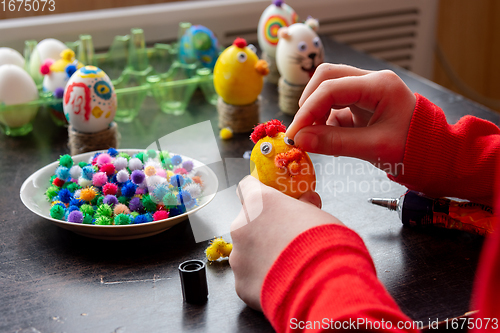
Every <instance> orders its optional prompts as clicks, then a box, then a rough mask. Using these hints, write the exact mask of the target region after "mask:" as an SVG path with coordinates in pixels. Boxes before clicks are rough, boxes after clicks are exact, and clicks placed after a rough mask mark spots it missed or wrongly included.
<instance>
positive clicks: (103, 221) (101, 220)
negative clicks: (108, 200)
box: [95, 216, 113, 225]
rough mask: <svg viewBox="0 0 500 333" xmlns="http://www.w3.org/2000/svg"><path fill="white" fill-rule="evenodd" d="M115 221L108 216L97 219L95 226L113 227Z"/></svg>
mask: <svg viewBox="0 0 500 333" xmlns="http://www.w3.org/2000/svg"><path fill="white" fill-rule="evenodd" d="M112 222H113V220H112V219H111V217H107V216H99V217H98V218H96V219H95V224H96V225H111V224H112Z"/></svg>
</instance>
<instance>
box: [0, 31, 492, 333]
mask: <svg viewBox="0 0 500 333" xmlns="http://www.w3.org/2000/svg"><path fill="white" fill-rule="evenodd" d="M324 44H325V46H326V61H328V62H335V63H345V64H350V65H354V66H358V67H362V68H366V69H373V70H378V69H384V68H392V67H391V66H389V65H387V64H386V63H383V62H381V61H378V60H374V59H372V58H370V57H369V56H366V55H364V54H361V53H358V52H355V51H353V50H352V49H351V48H349V47H346V46H343V45H340V44H337V43H335V42H332V41H329V40H326V39H325V40H324ZM392 69H394V70H395V71H396V72H397V73H398V74H399V75H400V76H401V77H402V78H403V79H404V81H405V82H406V83H407V84H408V85H409V87H410V88H411V89H412V90H413V91H415V92H418V93H420V94H422V95H425V96H426V97H428V98H429V99H430V100H431V101H433V102H434V103H436V104H437V105H439V106H441V107H442V108H443V109H444V111H445V113H446V115H447V117H448V120H449V122H451V123H454V122H456V121H457V120H458V119H459V118H460V117H462V116H464V115H466V114H472V115H474V116H477V117H481V118H485V119H488V120H491V121H493V122H495V123H499V118H500V117H499V116H498V115H497V114H494V113H493V112H491V111H489V110H488V109H486V108H484V107H482V106H480V105H477V104H475V103H473V102H470V101H468V100H466V99H464V98H463V97H461V96H458V95H456V94H453V93H451V92H449V91H447V90H445V89H443V88H441V87H439V86H437V85H435V84H433V83H431V82H429V81H427V80H425V79H422V78H420V77H418V76H416V75H413V74H411V73H408V72H406V71H404V70H400V69H395V68H392ZM262 97H263V103H262V110H261V112H262V114H261V121H267V120H269V119H273V118H278V119H281V120H283V121H284V122H285V123H286V124H289V123H290V122H291V120H292V118H291V117H289V116H285V115H283V114H282V113H281V112H280V111H279V109H278V107H277V98H278V95H277V92H276V86H274V85H270V84H266V86H265V88H264V91H263V93H262ZM204 120H211V121H212V126H213V129H214V133H215V134H216V135H217V137H218V129H217V113H216V109H215V107H214V106H212V105H208V104H207V103H206V102H205V100H204V99H203V97H202V96H201V94H199V93H197V94H195V96H194V98H193V100H192V101H191V103H190V105H189V107H188V111H187V112H186V113H185V114H184V115H182V116H169V115H165V114H162V113H161V112H160V111H159V110H158V109H157V107H156V104H155V103H154V102H153V101H152V100H149V101H146V103H145V104H144V107H143V110H142V111H141V114H140V116H139V117H138V118H137V120H136V121H135V122H133V123H129V124H123V123H120V124H119V125H120V131H121V134H122V141H121V148H141V149H142V148H145V147H147V146H148V145H149V144H151V143H152V142H154V141H155V140H156V139H158V138H159V137H161V136H163V135H165V134H168V133H170V132H172V131H174V130H176V129H179V128H182V127H185V126H187V125H190V124H194V123H198V122H200V121H204ZM66 141H67V132H66V129H65V128H61V127H57V126H56V125H54V123H53V122H52V120H51V119H50V118H49V116H48V115H47V114H46V113H39V114H38V116H37V119H36V124H35V129H34V131H33V132H32V133H31V134H29V135H27V136H25V137H18V138H12V137H7V136H5V135H0V184H2V186H1V188H2V190H1V192H0V225H1V229H0V331H1V332H17V331H18V332H38V331H40V332H180V331H199V332H221V331H223V332H269V331H272V327H271V326H270V325H269V323H268V322H267V320H266V319H265V317H264V316H263V315H262V314H261V313H259V312H256V311H253V310H251V309H250V308H248V307H246V306H245V304H244V303H243V302H242V301H241V300H240V299H239V298H238V296H237V295H236V293H235V291H234V277H233V274H232V272H231V268H230V267H229V265H228V264H227V262H222V263H216V264H212V265H208V267H207V275H208V284H209V292H210V297H209V300H208V302H207V303H206V304H205V305H201V306H195V305H190V304H186V303H184V302H183V299H182V293H181V286H180V280H179V274H178V271H177V267H178V265H179V263H181V262H183V261H185V260H188V259H195V258H197V259H204V249H205V248H206V246H207V242H200V243H196V242H195V239H194V236H193V233H192V230H191V227H190V223H189V222H188V221H185V222H182V223H180V224H178V225H176V226H175V227H173V228H171V229H170V230H168V231H166V232H163V233H161V234H159V235H156V236H152V237H149V238H145V239H137V240H129V241H103V240H95V239H90V238H85V237H82V236H79V235H76V234H74V233H72V232H69V231H66V230H64V229H61V228H59V227H57V226H55V225H53V224H52V223H49V222H47V221H45V220H44V219H42V218H40V217H38V216H36V215H35V214H33V213H32V212H30V211H29V210H28V209H26V208H25V207H24V206H23V204H22V203H21V200H20V199H19V189H20V187H21V184H22V183H23V181H24V180H25V179H26V178H27V177H28V176H29V175H30V174H32V173H33V172H34V171H36V170H38V169H39V168H41V167H43V166H44V165H46V164H48V163H51V162H53V161H55V160H56V159H57V158H58V157H59V155H61V154H65V153H68V149H67V147H66ZM218 145H219V149H220V151H221V154H222V157H223V158H242V156H243V154H244V152H245V151H247V150H251V148H252V146H253V144H252V143H251V142H250V140H248V136H247V135H237V136H236V137H235V138H233V139H232V140H230V141H220V140H219V141H218ZM312 159H313V161H314V163H315V164H316V166H317V167H320V166H329V168H330V169H328V168H327V167H325V168H323V169H322V170H321V171H319V172H318V181H319V183H318V192H319V193H320V195H321V196H322V199H323V203H324V208H323V209H324V210H326V211H327V212H329V213H332V214H334V215H336V216H337V217H339V218H340V219H341V220H342V221H343V222H344V223H345V224H346V225H347V226H349V227H351V228H353V229H354V230H356V231H357V232H359V233H360V234H361V236H362V237H363V239H364V240H365V242H366V245H367V246H368V249H369V250H370V252H371V254H372V256H373V258H374V261H375V265H376V267H377V271H378V276H379V277H380V279H381V281H382V282H383V283H384V285H385V286H386V288H387V289H388V290H389V292H390V294H391V295H392V296H393V297H394V298H395V300H396V301H397V303H398V304H399V306H400V307H401V308H402V310H403V311H404V312H405V313H406V314H408V315H409V316H410V317H411V318H413V319H415V320H419V321H423V323H424V324H428V321H429V319H431V320H435V319H439V320H443V319H445V318H451V317H454V316H457V315H461V314H463V313H464V312H466V311H468V310H469V300H470V297H471V290H472V282H473V280H474V275H475V270H476V266H477V262H478V256H479V253H480V250H481V246H482V242H483V239H482V238H481V237H476V236H471V235H469V234H465V233H463V232H453V231H447V230H436V229H431V230H413V229H408V228H403V227H402V226H401V224H400V222H399V220H398V217H397V214H396V213H394V212H389V211H386V210H385V209H383V208H380V207H375V206H371V205H370V204H368V203H367V201H366V199H367V198H369V197H371V196H386V197H396V196H399V195H401V194H403V193H404V188H402V187H400V186H399V185H397V184H395V183H391V182H389V181H388V180H387V178H386V177H385V175H384V174H383V173H381V172H377V170H376V169H373V168H372V167H371V166H370V165H368V164H367V163H364V162H361V161H359V160H355V159H348V158H332V157H326V156H318V155H314V156H312ZM248 169H249V168H248V166H247V162H246V161H243V162H242V163H241V167H240V168H237V169H236V170H233V172H234V173H235V174H236V176H233V177H232V178H231V179H230V180H229V182H230V184H228V185H232V184H235V183H236V182H237V181H238V180H239V179H241V178H242V177H243V176H245V175H246V174H248ZM382 191H383V193H382ZM220 214H221V215H220V218H221V219H224V218H227V217H225V215H224V214H225V213H224V211H222V210H221V213H220ZM229 222H230V221H228V223H229ZM223 236H224V237H225V238H229V235H227V234H226V235H223ZM256 260H258V259H256Z"/></svg>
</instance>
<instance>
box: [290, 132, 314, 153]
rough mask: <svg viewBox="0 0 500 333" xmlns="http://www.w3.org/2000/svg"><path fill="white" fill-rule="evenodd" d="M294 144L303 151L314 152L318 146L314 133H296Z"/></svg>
mask: <svg viewBox="0 0 500 333" xmlns="http://www.w3.org/2000/svg"><path fill="white" fill-rule="evenodd" d="M295 137H296V139H295V142H297V144H298V145H299V146H301V147H302V148H304V149H305V150H314V149H316V147H317V146H318V136H317V135H316V134H314V133H308V132H305V133H300V132H299V133H297V135H296V136H295Z"/></svg>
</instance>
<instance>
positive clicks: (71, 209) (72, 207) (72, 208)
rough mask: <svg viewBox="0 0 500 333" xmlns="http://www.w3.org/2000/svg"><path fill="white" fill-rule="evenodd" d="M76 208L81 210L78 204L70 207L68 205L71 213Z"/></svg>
mask: <svg viewBox="0 0 500 333" xmlns="http://www.w3.org/2000/svg"><path fill="white" fill-rule="evenodd" d="M74 210H78V211H79V210H80V207H78V206H69V207H68V212H70V213H71V212H72V211H74Z"/></svg>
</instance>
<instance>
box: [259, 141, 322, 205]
mask: <svg viewBox="0 0 500 333" xmlns="http://www.w3.org/2000/svg"><path fill="white" fill-rule="evenodd" d="M284 139H285V133H281V132H280V133H278V134H277V135H276V136H275V137H273V138H271V137H268V136H266V137H264V138H262V139H260V140H259V141H258V142H257V143H256V144H255V147H254V148H253V150H252V154H251V155H250V170H251V175H252V176H254V177H255V178H257V179H258V180H260V181H261V182H262V183H263V184H265V185H268V186H271V187H273V188H275V189H277V190H279V191H281V192H283V193H285V194H287V195H289V196H291V197H294V198H299V197H300V196H301V195H302V194H303V193H305V192H308V191H314V190H315V189H316V174H315V172H314V166H313V164H312V162H311V159H310V158H309V155H308V154H307V153H306V152H303V156H302V158H301V159H300V161H299V162H298V165H299V168H300V170H299V171H298V173H296V174H295V175H292V174H291V173H290V172H289V171H288V170H287V169H286V168H279V167H277V166H276V165H275V158H276V155H278V154H280V153H285V152H287V151H289V150H290V149H292V148H294V147H293V146H289V145H287V144H286V143H285V140H284ZM264 142H268V143H270V144H271V145H272V150H271V151H270V153H269V154H267V155H264V154H263V153H262V152H261V148H260V147H261V145H262V143H264Z"/></svg>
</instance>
